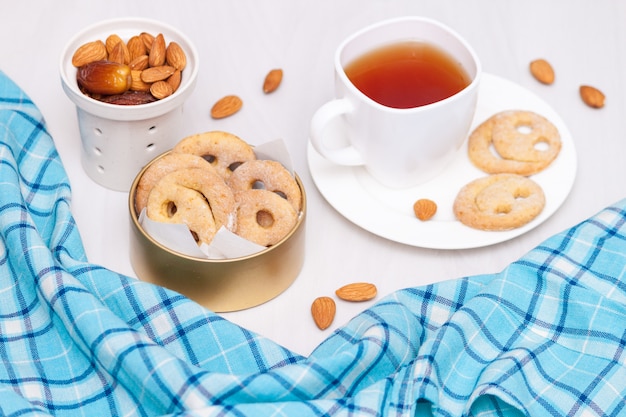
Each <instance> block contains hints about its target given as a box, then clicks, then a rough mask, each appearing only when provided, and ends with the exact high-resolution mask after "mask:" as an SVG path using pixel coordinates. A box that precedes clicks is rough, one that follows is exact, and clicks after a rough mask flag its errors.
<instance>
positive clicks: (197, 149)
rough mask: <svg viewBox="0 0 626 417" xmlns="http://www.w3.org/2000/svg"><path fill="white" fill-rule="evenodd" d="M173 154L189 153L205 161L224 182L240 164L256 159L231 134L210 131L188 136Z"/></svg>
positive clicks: (249, 150) (247, 147)
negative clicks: (215, 170)
mask: <svg viewBox="0 0 626 417" xmlns="http://www.w3.org/2000/svg"><path fill="white" fill-rule="evenodd" d="M172 152H173V153H190V154H193V155H198V156H201V157H202V158H204V159H206V160H207V161H208V162H209V163H210V164H211V165H213V167H214V168H215V169H217V172H218V173H219V174H220V175H221V176H222V178H224V179H225V180H226V179H228V177H230V175H231V173H232V172H233V171H234V170H235V169H236V168H237V167H238V166H239V165H241V164H242V163H244V162H246V161H250V160H253V159H256V155H255V154H254V150H253V149H252V147H251V146H250V145H249V144H247V143H246V142H245V141H244V140H242V139H240V138H239V137H238V136H235V135H233V134H232V133H228V132H222V131H212V132H206V133H199V134H196V135H192V136H188V137H186V138H183V139H182V140H180V141H179V142H178V143H177V144H176V145H175V146H174V148H173V149H172Z"/></svg>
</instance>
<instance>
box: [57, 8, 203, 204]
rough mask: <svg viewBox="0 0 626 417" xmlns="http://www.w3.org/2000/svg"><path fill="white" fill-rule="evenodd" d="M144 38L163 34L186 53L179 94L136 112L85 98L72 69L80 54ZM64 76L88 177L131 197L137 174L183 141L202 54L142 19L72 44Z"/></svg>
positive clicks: (94, 29) (88, 32) (89, 31)
mask: <svg viewBox="0 0 626 417" xmlns="http://www.w3.org/2000/svg"><path fill="white" fill-rule="evenodd" d="M141 32H147V33H150V34H152V35H154V36H156V35H158V34H159V33H162V34H163V36H164V38H165V41H166V43H169V42H171V41H175V42H177V43H178V44H179V45H180V46H181V47H182V49H183V51H184V52H185V54H186V57H187V66H186V67H185V69H184V70H183V72H182V80H181V84H180V87H179V88H178V89H177V90H176V92H175V93H174V94H172V95H171V96H169V97H167V98H165V99H162V100H158V101H155V102H153V103H148V104H141V105H132V106H122V105H117V104H109V103H104V102H101V101H98V100H95V99H93V98H91V97H88V96H87V95H85V94H83V93H82V92H81V91H80V89H79V87H78V83H77V81H76V68H75V67H74V66H73V65H72V56H73V55H74V52H75V51H76V49H78V47H79V46H81V45H83V44H84V43H86V42H90V41H94V40H98V39H99V40H102V41H105V40H106V38H107V37H108V36H109V35H111V34H117V35H118V36H120V37H121V38H122V39H123V40H125V41H127V40H128V39H129V38H130V37H131V36H134V35H139V34H140V33H141ZM60 73H61V83H62V86H63V90H64V91H65V93H66V94H67V96H68V97H69V98H70V99H71V100H72V102H74V104H75V105H76V111H77V116H78V126H79V130H80V137H81V144H82V147H81V149H82V152H81V160H82V165H83V168H84V170H85V172H86V173H87V175H89V177H90V178H92V179H93V180H94V181H95V182H97V183H98V184H100V185H102V186H104V187H107V188H110V189H113V190H116V191H124V192H126V191H128V190H129V189H130V186H131V184H132V182H133V179H134V178H135V175H136V174H137V172H138V171H139V170H141V169H142V168H143V167H144V166H145V165H146V164H147V163H148V162H149V161H150V160H152V159H153V158H154V157H155V156H157V155H160V154H161V153H163V152H165V151H167V150H168V149H171V148H172V146H173V145H174V143H175V141H176V138H178V137H180V130H181V123H183V121H184V120H183V118H182V117H181V116H182V114H183V103H184V102H185V100H186V99H187V98H188V97H189V95H190V94H191V93H192V91H193V89H194V87H195V85H196V79H197V75H198V53H197V51H196V48H195V46H194V45H193V44H192V43H191V41H190V40H189V39H187V37H186V36H185V35H183V34H182V33H181V32H180V31H178V30H177V29H175V28H173V27H171V26H169V25H166V24H164V23H161V22H157V21H153V20H149V19H143V18H124V19H115V20H107V21H103V22H100V23H97V24H95V25H92V26H89V27H87V28H85V29H84V30H82V31H81V32H79V33H78V34H76V35H75V36H74V37H73V38H72V39H71V40H70V41H69V42H68V43H67V45H66V46H65V49H64V51H63V53H62V55H61V62H60Z"/></svg>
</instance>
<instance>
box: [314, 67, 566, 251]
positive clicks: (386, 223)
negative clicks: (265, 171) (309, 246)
mask: <svg viewBox="0 0 626 417" xmlns="http://www.w3.org/2000/svg"><path fill="white" fill-rule="evenodd" d="M510 109H518V110H531V111H534V112H536V113H539V114H541V115H543V116H544V117H546V118H548V119H549V120H550V121H551V122H552V123H554V125H555V126H556V127H557V128H558V129H559V132H560V134H561V140H562V148H561V152H560V154H559V156H558V157H557V159H556V160H555V161H554V162H553V163H552V164H551V165H550V166H549V167H548V168H547V169H545V170H544V171H542V172H540V173H538V174H536V175H533V176H532V179H533V180H535V181H536V182H537V183H539V184H540V185H541V187H542V188H543V190H544V193H545V195H546V206H545V208H544V210H543V211H542V213H541V214H540V215H539V216H538V217H537V218H535V219H534V220H533V221H532V222H530V223H528V224H526V225H525V226H523V227H520V228H517V229H514V230H508V231H503V232H489V231H481V230H476V229H472V228H470V227H468V226H465V225H463V224H462V223H460V222H459V221H458V220H456V219H455V217H454V213H453V212H452V204H453V202H454V198H455V197H456V194H457V192H458V191H459V190H460V189H461V187H462V186H463V185H465V184H466V183H468V182H469V181H471V180H473V179H475V178H478V177H482V176H486V175H487V174H486V173H484V172H482V171H480V170H479V169H477V168H476V167H474V166H473V165H472V163H471V162H470V161H469V159H468V157H467V141H466V143H465V144H464V145H463V147H462V148H461V150H460V151H459V153H458V155H457V158H456V159H455V160H454V161H453V162H452V164H451V165H450V167H449V168H448V169H447V170H446V171H445V172H444V173H443V174H441V175H440V176H438V177H437V178H435V179H433V180H431V181H429V182H428V183H426V184H422V185H419V186H416V187H412V188H408V189H402V190H396V189H390V188H387V187H385V186H383V185H382V184H380V183H379V182H378V181H376V180H375V179H373V178H372V177H371V176H370V175H369V173H368V172H367V171H366V170H365V169H364V168H363V167H345V166H339V165H335V164H333V163H331V162H329V161H327V160H326V159H325V158H323V157H322V156H321V155H320V154H319V153H317V151H315V150H314V149H313V147H312V145H311V144H310V142H309V147H308V160H309V169H310V171H311V175H312V177H313V180H314V182H315V185H316V186H317V188H318V189H319V190H320V192H321V193H322V195H323V196H324V198H325V199H326V200H327V201H328V202H329V203H330V204H331V205H332V206H333V207H334V208H335V209H336V210H337V211H338V212H339V213H341V214H342V215H343V216H344V217H346V218H347V219H348V220H350V221H351V222H353V223H354V224H356V225H358V226H360V227H362V228H363V229H365V230H368V231H370V232H372V233H374V234H376V235H378V236H381V237H384V238H386V239H389V240H392V241H395V242H400V243H403V244H407V245H411V246H417V247H423V248H432V249H466V248H476V247H481V246H488V245H492V244H495V243H500V242H503V241H506V240H509V239H512V238H514V237H517V236H519V235H522V234H524V233H526V232H528V231H529V230H531V229H533V228H535V227H537V226H539V225H540V224H541V223H543V222H544V221H545V220H546V219H548V218H549V217H550V216H551V215H552V214H553V213H554V212H555V211H556V210H557V209H558V208H559V207H560V206H561V205H562V204H563V202H564V201H565V199H566V197H567V195H568V194H569V192H570V190H571V188H572V186H573V184H574V179H575V177H576V165H577V160H576V149H575V147H574V142H573V141H572V136H571V134H570V132H569V130H568V128H567V126H566V125H565V123H564V122H563V120H562V119H561V117H560V116H559V115H558V114H557V113H556V112H555V111H554V110H553V109H552V108H551V107H550V106H549V105H548V104H547V103H546V102H544V101H543V100H542V99H541V98H539V97H538V96H537V95H535V94H534V93H532V92H531V91H529V90H527V89H525V88H524V87H521V86H519V85H517V84H515V83H513V82H511V81H508V80H506V79H503V78H500V77H497V76H495V75H491V74H483V79H482V81H481V87H480V91H479V95H478V107H477V109H476V116H475V118H474V123H473V126H472V129H473V128H474V127H475V126H477V125H478V124H479V123H480V122H482V121H483V120H485V119H487V118H488V117H489V116H491V115H493V114H494V113H496V112H499V111H502V110H510ZM419 198H430V199H431V200H434V201H435V202H436V203H437V206H438V210H437V214H436V215H435V216H434V217H433V218H432V219H431V220H429V221H425V222H422V221H420V220H418V219H417V218H416V217H415V214H414V213H413V203H414V202H415V201H416V200H417V199H419Z"/></svg>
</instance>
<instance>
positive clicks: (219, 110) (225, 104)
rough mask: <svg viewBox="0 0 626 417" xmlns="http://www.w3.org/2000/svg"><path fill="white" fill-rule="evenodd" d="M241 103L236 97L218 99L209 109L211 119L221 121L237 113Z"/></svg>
mask: <svg viewBox="0 0 626 417" xmlns="http://www.w3.org/2000/svg"><path fill="white" fill-rule="evenodd" d="M242 105H243V101H241V99H240V98H239V97H238V96H235V95H229V96H224V97H222V98H221V99H219V100H218V101H217V102H216V103H215V104H214V105H213V107H212V108H211V117H212V118H214V119H223V118H224V117H228V116H232V115H233V114H235V113H237V112H238V111H239V109H241V106H242Z"/></svg>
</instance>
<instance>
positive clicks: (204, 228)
mask: <svg viewBox="0 0 626 417" xmlns="http://www.w3.org/2000/svg"><path fill="white" fill-rule="evenodd" d="M147 207H148V209H147V215H148V217H149V218H151V219H152V220H155V221H160V222H165V223H184V224H186V225H187V226H189V229H190V230H191V232H192V234H194V236H195V237H197V239H196V240H197V241H198V242H200V243H210V242H211V241H212V240H213V236H214V235H215V233H216V232H217V231H218V230H219V229H220V227H221V226H225V227H226V228H229V229H232V228H233V226H234V218H233V214H234V211H235V197H234V195H233V192H232V190H231V189H230V188H229V187H228V186H227V185H226V183H225V182H224V180H223V179H222V178H221V177H220V176H219V175H218V174H217V173H216V172H215V171H214V170H213V169H201V168H185V169H179V170H176V171H173V172H171V173H169V174H167V175H165V176H163V177H162V178H161V179H160V180H159V181H158V182H157V184H156V185H155V186H154V187H153V188H152V191H151V192H150V195H149V196H148V205H147Z"/></svg>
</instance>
